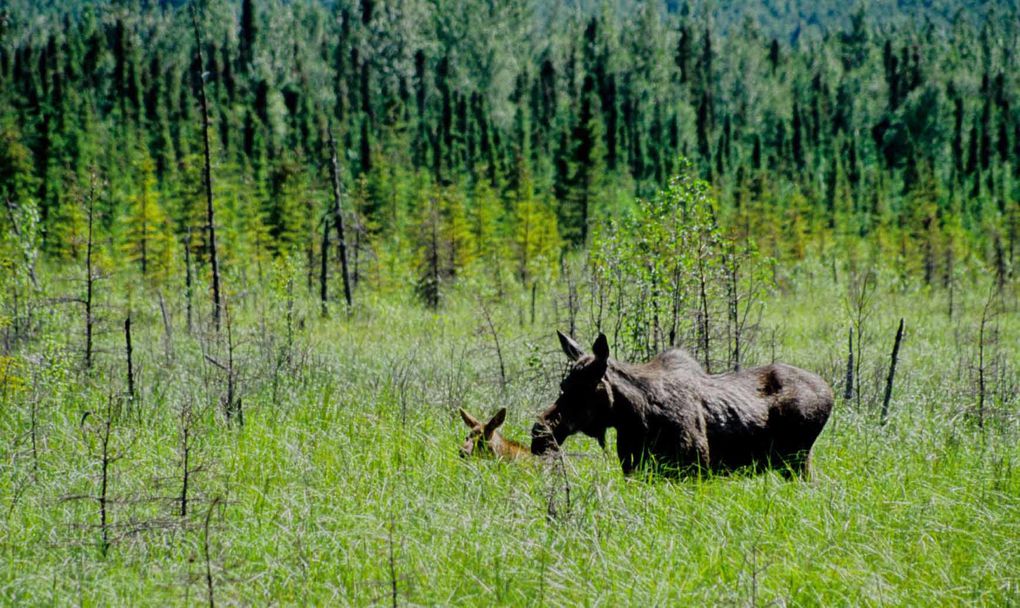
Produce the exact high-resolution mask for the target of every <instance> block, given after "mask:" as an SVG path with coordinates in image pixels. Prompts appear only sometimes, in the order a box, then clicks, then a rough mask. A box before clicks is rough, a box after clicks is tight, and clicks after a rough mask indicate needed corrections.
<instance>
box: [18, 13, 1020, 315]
mask: <svg viewBox="0 0 1020 608" xmlns="http://www.w3.org/2000/svg"><path fill="white" fill-rule="evenodd" d="M848 4H849V3H796V2H767V3H763V4H762V5H760V6H758V5H751V4H746V5H745V4H744V3H732V4H730V3H719V4H718V5H717V4H712V3H706V4H701V3H693V4H689V3H684V2H670V3H667V4H665V5H660V4H657V3H641V2H634V3H632V2H615V3H614V2H603V3H588V4H582V5H574V4H560V3H555V2H513V3H478V2H473V1H471V0H460V1H454V2H435V1H409V2H399V3H385V2H375V1H373V0H364V1H362V2H355V3H347V2H335V3H334V2H330V3H315V2H298V3H286V4H281V3H258V2H254V1H251V0H245V1H243V2H225V1H222V0H209V1H203V2H195V3H191V4H186V3H166V2H163V3H155V2H96V3H91V2H77V3H57V4H54V5H53V6H51V7H50V8H32V7H31V4H30V3H24V2H20V3H14V4H12V5H10V6H9V7H8V8H7V9H5V10H4V13H3V18H2V19H3V21H2V23H3V29H2V34H0V35H2V38H0V40H2V44H0V91H2V92H0V95H2V104H0V107H2V110H0V112H2V117H0V125H2V141H3V147H2V149H0V154H2V158H0V171H2V176H3V179H2V182H0V184H2V189H3V192H2V197H3V199H4V202H5V205H6V207H7V213H6V214H5V217H4V218H3V222H4V232H5V236H4V241H5V247H17V245H16V244H15V243H13V242H12V241H16V240H20V242H21V243H22V245H21V246H23V247H24V246H28V243H29V242H33V243H37V244H38V246H39V247H40V248H41V250H42V251H43V252H44V254H45V255H46V256H47V257H48V258H54V259H65V260H66V259H73V258H75V257H76V256H80V255H81V254H82V243H83V242H84V240H85V239H84V237H83V235H84V233H85V231H86V225H87V218H86V216H87V213H86V211H85V208H86V205H85V203H84V202H83V201H84V199H85V198H86V193H87V191H88V190H89V189H90V185H89V184H90V180H93V178H94V180H95V182H96V184H97V186H96V187H97V189H98V190H97V193H96V201H95V212H96V230H97V232H96V234H97V241H99V242H102V243H104V249H105V250H106V252H107V253H109V254H110V255H116V256H118V258H119V260H120V261H119V262H118V263H119V264H120V265H125V266H126V265H127V264H131V265H133V267H134V268H135V269H136V270H137V271H138V272H139V273H141V274H142V275H144V276H145V277H146V278H147V279H148V280H151V281H156V282H159V281H164V280H166V279H167V277H168V276H169V275H170V274H172V273H173V272H175V270H176V269H179V267H180V266H181V264H182V263H183V261H184V258H185V257H188V256H186V255H185V252H184V251H183V250H184V249H190V252H189V255H190V257H193V258H194V259H195V260H206V259H207V258H208V257H209V249H210V247H209V242H208V241H209V236H210V235H209V230H208V228H207V226H206V223H207V222H206V219H207V218H206V213H205V210H204V205H205V204H204V202H203V200H204V185H203V172H204V166H203V153H204V152H203V151H204V148H203V141H204V130H203V117H202V109H201V107H200V105H201V104H200V103H199V98H200V96H201V95H202V94H203V93H202V91H201V88H202V85H204V94H205V95H206V96H207V98H208V103H207V107H208V120H209V129H208V136H209V141H210V145H211V172H212V191H213V194H214V197H215V205H216V207H217V218H216V222H217V223H218V224H219V226H217V228H218V232H219V233H220V234H219V238H220V239H221V241H222V242H221V243H220V248H221V249H222V250H223V252H222V253H221V256H222V257H223V260H222V263H221V265H222V266H223V267H224V268H232V267H236V266H238V265H239V264H240V263H241V262H242V261H251V260H256V261H262V260H268V259H271V258H274V257H278V256H281V255H286V256H291V257H293V258H294V259H301V260H302V264H303V265H304V270H305V272H306V274H307V276H308V277H309V278H311V277H312V276H313V275H316V274H317V273H318V270H317V269H318V266H319V264H318V261H317V260H318V259H319V258H320V257H321V256H322V255H323V250H322V244H323V243H328V242H329V240H330V238H331V237H330V232H331V231H332V228H330V227H329V226H324V225H323V224H324V223H325V224H329V223H331V222H333V221H334V220H333V218H334V217H335V214H334V213H332V211H331V207H332V206H333V205H334V201H333V197H332V194H331V191H332V186H331V178H330V172H329V171H330V170H329V167H330V164H331V163H330V162H329V161H330V158H331V152H330V146H329V142H330V138H331V137H333V138H335V141H336V143H337V148H338V177H339V181H340V186H341V191H342V197H343V203H342V213H343V215H344V216H346V217H345V218H344V219H346V222H345V224H344V230H345V237H346V241H347V242H348V243H349V245H348V247H349V249H350V257H351V262H352V264H351V266H352V269H351V270H352V272H353V274H354V275H355V277H354V280H355V281H361V280H362V279H369V280H373V281H376V282H380V281H382V282H385V281H389V280H394V278H395V277H396V276H399V277H400V279H399V280H403V275H405V274H407V273H411V274H410V275H408V276H411V275H413V277H414V279H415V280H416V281H417V283H418V284H419V287H421V284H423V283H428V282H429V281H431V279H429V278H428V277H430V276H434V277H436V278H437V280H438V281H439V282H440V283H441V284H442V285H444V286H445V285H446V284H447V283H449V282H450V281H455V280H456V278H457V277H458V276H461V275H464V274H470V273H472V272H474V271H475V270H477V269H478V267H485V268H488V269H489V271H490V272H493V273H504V272H505V273H506V275H507V278H508V279H509V278H511V277H517V279H518V280H520V281H523V282H525V283H527V282H528V281H531V280H533V277H536V276H540V275H548V274H549V273H554V272H556V266H558V260H559V257H560V254H561V252H562V251H564V250H568V249H571V248H577V247H582V246H583V245H584V244H585V243H586V242H588V240H589V239H590V236H591V231H592V227H593V226H594V225H596V224H597V223H598V222H600V221H601V220H604V219H607V218H619V217H625V216H627V215H628V214H630V213H631V212H632V210H633V200H635V197H649V196H651V195H652V194H654V193H655V192H656V191H657V190H658V189H659V188H661V187H663V186H665V185H666V183H667V182H668V179H669V177H670V176H671V175H673V174H674V173H676V172H677V170H678V167H679V165H678V163H679V162H680V159H681V158H687V159H690V160H691V161H692V162H693V167H694V170H695V171H696V173H697V175H698V176H700V177H702V178H704V179H706V180H707V181H708V182H709V183H710V184H711V185H712V188H713V191H714V194H715V197H716V200H717V205H718V214H719V218H720V221H721V222H722V224H723V225H724V226H726V228H727V230H730V231H733V232H734V233H736V234H740V235H746V236H749V237H751V238H753V239H754V240H755V241H756V242H757V243H758V245H759V246H760V248H761V249H762V250H763V251H765V252H767V253H768V254H769V255H772V256H774V257H775V258H778V259H788V258H801V257H803V256H805V255H809V254H810V255H818V256H822V257H824V256H827V255H833V252H834V251H843V252H845V251H847V250H848V248H854V247H857V246H858V245H859V244H861V243H865V244H867V245H868V246H869V247H871V248H873V249H874V250H875V251H880V252H881V253H882V254H883V255H886V256H892V257H893V259H897V260H899V266H900V267H901V268H902V269H903V271H904V272H916V273H919V274H921V275H923V277H924V280H925V281H927V282H933V281H936V280H940V279H939V277H944V276H945V275H946V273H948V272H950V271H951V269H952V266H953V265H954V264H956V261H957V260H963V261H969V262H974V263H977V264H979V265H984V266H987V267H989V268H992V269H993V271H994V272H997V273H1000V274H1002V273H1007V272H1011V268H1012V266H1013V265H1014V263H1015V261H1016V256H1017V243H1016V241H1017V231H1018V227H1017V222H1018V200H1020V197H1018V194H1017V193H1018V188H1020V186H1018V184H1020V100H1018V90H1020V87H1018V82H1017V74H1018V73H1020V70H1018V69H1017V63H1018V58H1017V48H1020V44H1018V32H1020V26H1018V18H1017V12H1016V7H1015V6H1012V5H1011V3H1007V2H1003V3H994V2H989V3H972V4H974V6H968V7H959V6H957V4H956V3H934V5H933V6H931V5H927V4H926V5H924V6H920V5H918V6H914V5H911V4H910V3H900V4H902V5H904V6H902V7H900V8H899V9H897V8H896V7H895V6H893V3H891V2H885V3H873V4H869V5H868V7H867V8H865V7H864V5H861V6H858V7H852V6H847V5H848ZM433 225H435V226H433ZM19 231H20V232H21V233H22V235H21V236H20V237H17V236H16V234H17V233H18V232H19ZM324 234H325V235H326V236H325V237H324V236H323V235H324ZM433 236H434V237H435V238H433ZM426 237H427V238H426ZM332 238H335V237H332ZM327 255H328V250H327ZM430 266H437V267H438V268H431V267H430ZM334 267H335V265H334V264H333V263H331V264H330V265H329V272H330V273H333V272H334ZM438 290H439V286H438V285H437V286H433V287H428V286H427V285H426V286H425V287H424V288H422V289H419V291H421V292H423V293H426V292H427V293H431V292H435V291H438ZM435 295H436V294H433V295H432V296H428V297H427V299H429V300H430V301H432V302H433V303H435V301H436V298H435Z"/></svg>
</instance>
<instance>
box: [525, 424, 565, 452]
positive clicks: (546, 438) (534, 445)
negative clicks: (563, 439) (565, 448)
mask: <svg viewBox="0 0 1020 608" xmlns="http://www.w3.org/2000/svg"><path fill="white" fill-rule="evenodd" d="M558 447H559V446H558V444H557V442H556V437H554V436H553V431H552V429H551V428H549V425H548V424H546V423H545V422H544V421H542V420H540V421H538V422H536V423H535V425H534V426H533V427H531V453H532V454H534V455H536V456H541V455H543V454H548V453H550V452H555V451H556V450H557V449H558Z"/></svg>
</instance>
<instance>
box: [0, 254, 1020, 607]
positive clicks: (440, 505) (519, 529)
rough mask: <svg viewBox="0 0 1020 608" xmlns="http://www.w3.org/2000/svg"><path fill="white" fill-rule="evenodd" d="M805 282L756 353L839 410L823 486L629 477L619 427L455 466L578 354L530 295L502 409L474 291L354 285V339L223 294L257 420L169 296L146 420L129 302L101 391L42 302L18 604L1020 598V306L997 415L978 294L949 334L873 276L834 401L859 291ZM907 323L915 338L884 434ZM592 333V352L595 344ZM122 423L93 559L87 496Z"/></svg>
mask: <svg viewBox="0 0 1020 608" xmlns="http://www.w3.org/2000/svg"><path fill="white" fill-rule="evenodd" d="M793 272H794V275H792V277H791V278H793V279H795V280H794V281H791V284H796V285H798V286H799V287H798V289H796V290H788V291H786V292H775V293H773V294H771V295H770V296H769V298H768V299H767V303H766V307H765V314H764V317H763V320H762V323H761V330H760V331H759V334H758V339H757V341H756V342H755V343H754V346H753V348H752V351H751V353H750V354H749V355H748V360H749V361H756V362H768V361H769V360H771V359H772V357H773V355H774V356H775V358H776V359H777V360H781V361H785V362H789V363H792V364H794V365H799V366H803V367H805V368H807V369H810V370H812V371H815V372H818V373H820V374H822V375H823V377H825V378H826V379H827V380H829V381H830V382H831V383H832V384H833V386H834V388H835V390H836V392H837V394H838V395H840V396H838V397H837V403H836V407H835V409H834V413H833V416H832V418H831V419H830V421H829V424H828V425H827V427H826V429H825V431H824V433H823V434H822V436H821V438H820V439H819V441H818V443H817V445H816V450H815V453H814V477H813V479H812V480H811V481H792V482H791V481H786V480H784V479H783V478H782V476H780V475H778V474H776V473H769V474H761V475H750V474H735V475H732V476H725V477H714V478H701V479H688V480H669V479H657V478H636V479H625V478H624V477H623V476H622V474H621V472H620V467H619V463H618V461H617V459H616V456H615V452H614V451H613V446H612V433H610V442H609V446H608V449H607V451H606V452H605V453H603V452H602V451H601V450H600V449H599V447H598V445H597V444H596V443H595V442H594V441H593V440H590V439H587V438H579V437H574V438H572V439H570V440H569V441H568V442H567V444H566V449H567V452H568V455H567V456H566V457H565V458H564V459H563V461H562V462H553V463H542V462H524V463H501V462H495V461H484V460H463V459H461V458H460V457H459V455H458V451H457V448H458V446H459V444H460V442H461V441H462V440H463V438H464V436H465V434H466V428H465V427H464V426H463V424H462V423H461V421H460V419H459V416H458V415H457V408H458V407H465V408H466V409H468V410H469V411H471V412H473V413H475V414H476V415H478V416H487V415H490V414H491V413H493V412H494V411H496V410H497V409H498V408H499V407H501V406H505V407H508V408H509V417H508V421H507V423H506V425H505V426H504V428H503V431H504V434H505V435H507V436H508V437H510V438H512V439H516V440H519V441H523V442H527V441H528V436H527V433H528V429H529V428H530V425H531V422H532V420H533V418H534V415H535V414H536V413H537V412H538V411H539V410H540V409H541V408H542V407H544V406H545V405H546V404H548V403H549V402H550V400H552V399H553V398H554V397H555V390H556V389H555V386H556V383H557V382H558V380H559V374H560V373H561V372H562V369H563V365H562V361H563V359H562V355H561V354H560V353H559V350H558V347H557V344H556V340H555V335H554V330H555V329H556V328H557V327H563V325H562V323H563V322H564V320H563V318H561V317H560V315H562V310H561V309H559V308H557V306H556V305H555V304H556V302H555V300H554V298H553V297H552V296H551V295H550V296H547V297H543V298H540V302H539V306H538V310H537V317H536V319H535V320H534V322H533V323H532V322H531V320H530V318H527V317H528V315H526V314H524V313H522V312H520V311H521V310H525V309H526V299H525V296H523V295H522V296H520V298H518V296H507V297H506V298H505V299H504V300H503V301H502V302H500V303H498V304H496V305H493V306H492V307H491V314H492V318H493V327H494V328H495V331H496V334H497V336H498V337H499V340H500V349H501V354H502V357H503V360H504V364H505V371H506V378H507V379H506V384H505V387H504V386H503V385H502V383H501V380H500V373H499V361H498V356H497V353H496V350H495V347H494V342H493V340H492V335H491V332H490V331H489V329H488V326H487V324H486V323H485V322H484V320H483V318H482V315H481V314H480V313H479V307H480V304H479V300H478V299H477V298H476V297H475V296H474V295H473V294H472V293H471V292H470V290H468V289H466V288H465V289H463V290H462V291H460V292H458V293H457V294H455V295H454V296H452V297H451V298H450V300H449V302H448V304H447V305H446V307H445V308H443V309H442V310H440V311H439V312H435V313H433V312H428V311H426V310H425V309H423V308H422V307H420V306H419V305H417V304H415V303H413V302H411V301H410V300H408V301H406V302H395V301H394V300H393V299H392V298H385V299H384V298H381V297H373V296H371V294H369V293H368V292H365V293H364V294H363V298H362V300H361V302H360V303H359V305H358V307H357V310H356V311H355V312H354V314H353V315H352V316H351V317H350V318H349V319H348V318H345V317H344V316H343V315H342V314H341V313H340V311H338V310H334V311H333V313H332V315H331V316H330V317H329V318H325V319H324V318H321V317H320V315H319V311H318V302H317V301H315V299H314V298H313V297H312V296H311V295H308V296H306V295H304V292H303V291H302V290H301V289H295V293H298V294H300V295H295V296H293V299H291V298H288V296H287V295H286V291H285V290H283V289H281V288H280V287H279V282H277V283H276V284H275V285H276V287H274V286H273V284H270V285H269V286H267V287H265V290H264V292H263V293H262V294H261V295H260V297H258V298H255V297H253V296H251V295H250V294H249V295H246V294H244V293H240V294H235V295H234V296H233V297H232V299H231V300H230V302H231V303H232V308H231V309H230V313H231V331H230V333H231V339H232V340H233V341H234V342H235V352H234V361H235V363H236V366H237V370H238V372H237V380H236V382H237V392H238V394H239V395H240V397H241V403H242V406H241V407H242V412H243V417H244V423H243V425H240V424H238V423H237V418H236V416H235V418H234V421H233V422H229V423H228V421H227V420H226V419H225V417H224V409H223V407H221V404H220V401H219V400H220V399H221V397H222V395H223V391H224V390H225V389H224V384H225V380H224V374H223V372H222V370H220V369H219V368H218V367H217V366H216V365H214V364H212V363H209V360H208V359H205V358H204V355H203V349H204V350H205V353H206V354H208V355H209V358H210V359H213V360H216V361H217V362H220V363H222V362H223V361H224V360H225V357H226V356H227V355H226V352H225V348H226V347H225V346H224V339H223V337H222V335H221V337H220V338H216V339H214V338H212V337H209V336H211V334H206V333H203V332H202V331H199V330H198V329H196V331H195V332H194V335H192V336H189V335H188V333H187V332H186V327H185V325H184V321H183V314H184V312H183V309H182V306H183V300H182V299H181V297H180V296H179V295H178V294H167V295H168V297H167V300H166V308H167V311H168V315H167V316H168V321H169V327H170V328H171V337H170V338H169V339H168V338H167V335H166V329H165V326H164V323H163V320H162V315H161V312H160V307H159V304H158V301H157V300H156V296H155V295H154V294H150V293H147V292H143V293H134V294H132V295H131V296H130V298H131V300H130V306H131V308H132V310H133V311H134V318H133V321H134V325H133V326H134V335H133V339H134V366H135V375H136V390H137V395H138V396H137V398H136V399H135V401H134V402H128V401H126V400H124V399H120V398H118V397H117V396H116V395H113V394H114V393H118V394H119V393H122V392H123V391H124V390H125V389H124V384H125V380H124V373H125V372H124V370H123V367H124V355H123V345H122V341H123V337H122V335H121V333H120V331H119V327H120V325H119V323H118V322H117V321H116V319H115V318H114V317H115V315H114V314H113V312H112V311H114V310H122V309H123V308H120V307H123V306H125V305H126V304H127V298H128V296H127V295H125V294H123V293H118V294H115V295H111V296H107V298H106V300H104V304H105V305H106V306H107V308H106V310H107V311H108V313H109V314H107V315H106V317H105V321H104V327H105V329H104V331H103V332H100V333H99V334H97V357H96V364H95V367H94V370H93V371H92V372H89V373H87V374H86V373H84V372H82V371H81V369H80V368H81V363H80V348H81V344H80V342H81V331H80V329H79V327H78V326H79V325H80V324H81V319H80V315H79V314H77V312H78V311H77V309H76V308H74V307H70V306H63V307H61V306H54V307H52V308H51V309H50V310H49V312H47V313H46V314H45V315H44V318H43V319H42V321H41V322H42V324H43V331H42V335H43V336H44V338H43V339H41V340H38V341H36V342H34V343H32V344H30V345H28V346H26V347H25V348H24V349H23V352H21V353H20V354H18V355H16V356H13V357H11V358H10V359H9V360H8V361H7V364H6V376H5V382H4V385H3V386H4V387H5V390H4V393H3V395H2V398H3V401H2V408H0V438H2V444H0V456H2V460H0V467H2V468H0V473H2V475H0V509H2V515H0V552H2V554H3V558H2V563H3V564H4V565H3V567H2V568H0V603H2V604H6V605H18V606H28V605H84V606H107V605H132V606H141V605H153V606H162V605H188V604H196V605H197V604H206V603H212V602H211V601H210V600H212V601H213V602H215V603H216V604H218V605H351V606H365V605H392V604H398V605H464V606H490V605H517V606H578V605H583V606H621V605H633V606H639V605H640V606H652V605H663V606H666V605H739V606H751V605H753V606H768V605H771V606H812V605H824V606H841V605H842V606H849V605H853V606H859V605H864V606H884V605H901V606H949V605H987V606H1007V605H1014V604H1017V603H1020V441H1018V438H1020V418H1018V416H1017V407H1018V401H1017V396H1016V388H1017V385H1018V378H1017V375H1016V374H1017V370H1018V366H1017V363H1018V356H1020V354H1018V353H1020V350H1018V347H1017V345H1018V338H1020V323H1018V320H1017V319H1018V318H1017V314H1016V308H1015V304H1014V305H1013V308H1012V309H1010V308H1009V307H1008V306H1005V307H1004V308H1003V312H1002V313H1001V314H999V315H998V316H996V317H995V318H994V320H993V321H992V322H991V324H990V325H989V327H990V328H994V332H995V333H994V338H995V339H994V340H990V341H989V346H988V353H987V356H988V357H989V360H990V361H992V362H993V363H990V364H989V370H991V369H993V368H994V370H995V373H994V374H993V373H992V372H989V377H990V379H989V381H988V385H987V391H988V395H989V396H988V398H987V400H986V405H985V411H984V412H983V415H982V416H981V417H980V418H979V416H978V414H977V412H976V411H975V404H976V393H975V386H976V385H975V380H974V377H975V361H976V360H977V359H976V357H977V351H976V341H975V339H974V336H975V335H976V332H977V331H978V325H977V324H978V322H979V319H980V313H981V309H982V305H983V296H981V295H979V294H981V293H984V292H983V291H982V289H979V288H978V287H974V289H973V290H972V293H971V294H969V295H967V296H964V297H962V298H961V297H959V296H958V299H959V300H960V301H959V302H957V303H956V310H955V312H954V316H953V318H952V319H950V318H949V316H948V315H947V301H946V300H945V297H944V295H943V294H940V293H937V292H928V291H921V290H914V289H908V288H901V287H898V286H896V285H895V283H894V282H892V281H884V282H883V283H882V287H881V290H880V292H879V296H880V297H878V298H877V299H876V306H875V309H874V314H873V316H872V318H871V320H870V321H869V325H868V330H867V334H866V335H867V337H868V340H867V342H866V343H865V347H864V350H863V353H864V361H863V370H864V371H865V376H864V378H863V383H862V384H863V387H864V389H865V391H864V393H863V394H862V399H861V404H860V405H858V404H857V403H856V400H852V401H851V402H846V401H845V400H844V399H842V397H841V395H842V392H843V387H842V383H843V375H844V373H845V371H844V368H845V359H846V354H845V350H846V346H845V334H846V324H847V321H846V318H847V311H846V309H845V307H844V305H843V302H844V299H845V297H844V293H845V289H841V288H840V287H839V285H837V284H832V283H831V279H829V278H825V275H824V273H816V274H811V273H809V272H808V271H806V270H803V269H801V270H795V271H793ZM797 273H802V274H797ZM270 283H271V282H270ZM1013 302H1015V299H1014V300H1013ZM203 310H204V309H203ZM288 310H290V313H288ZM582 312H583V311H582ZM197 314H198V311H196V315H197ZM581 316H582V318H583V317H584V315H583V314H582V315H581ZM899 316H903V317H905V318H906V324H907V332H906V338H905V340H904V345H903V349H902V352H901V356H900V362H899V368H898V374H897V377H896V384H895V389H894V393H893V398H892V402H891V408H890V410H891V411H890V417H889V423H888V424H886V425H884V426H882V425H880V424H879V406H880V401H881V389H882V386H883V384H884V379H885V374H886V368H887V365H888V357H889V351H890V350H891V346H892V337H893V334H894V332H895V324H896V322H897V321H898V318H899ZM288 319H289V321H288ZM288 326H289V329H288ZM578 333H579V337H581V338H582V339H583V342H585V343H588V342H590V339H591V337H592V336H593V335H594V331H593V330H591V329H590V328H587V327H582V328H581V329H580V330H579V332H578ZM108 406H109V407H108ZM189 411H190V416H189V415H188V412H189ZM86 412H89V414H88V415H87V416H84V414H85V413H86ZM182 412H183V414H182ZM108 413H109V418H110V425H109V441H108V453H109V455H110V457H111V461H110V463H109V466H108V474H107V496H108V504H107V517H108V521H107V533H108V545H107V546H106V547H105V549H104V545H103V541H102V529H101V527H100V525H99V524H100V509H99V503H98V501H97V500H96V499H95V497H96V496H98V495H99V494H100V491H101V481H102V480H101V477H102V466H101V462H102V460H101V438H102V435H103V429H104V428H105V421H106V418H107V415H108ZM83 416H84V420H83ZM979 420H980V424H979ZM185 426H187V427H188V439H187V442H188V443H187V446H188V461H189V462H188V470H189V481H188V483H189V488H188V492H189V495H188V512H187V514H185V515H184V516H182V515H181V514H180V507H181V505H180V496H181V493H182V483H183V482H182V479H183V471H184V464H183V458H184V445H185V440H184V437H183V429H184V427H185ZM210 589H211V593H212V598H210Z"/></svg>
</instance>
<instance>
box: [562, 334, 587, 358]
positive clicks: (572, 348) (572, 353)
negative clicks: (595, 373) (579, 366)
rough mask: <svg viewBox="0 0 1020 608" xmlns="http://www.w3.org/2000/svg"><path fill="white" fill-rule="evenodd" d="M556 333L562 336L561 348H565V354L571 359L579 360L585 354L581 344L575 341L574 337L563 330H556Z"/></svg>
mask: <svg viewBox="0 0 1020 608" xmlns="http://www.w3.org/2000/svg"><path fill="white" fill-rule="evenodd" d="M556 335H557V336H559V338H560V348H562V349H563V354H564V355H566V356H567V358H568V359H570V360H571V361H577V360H578V359H580V358H581V356H582V355H584V350H583V349H582V348H581V345H580V344H578V343H577V342H575V341H574V339H573V338H571V337H570V336H568V335H567V334H565V333H563V332H562V331H559V330H556Z"/></svg>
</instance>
